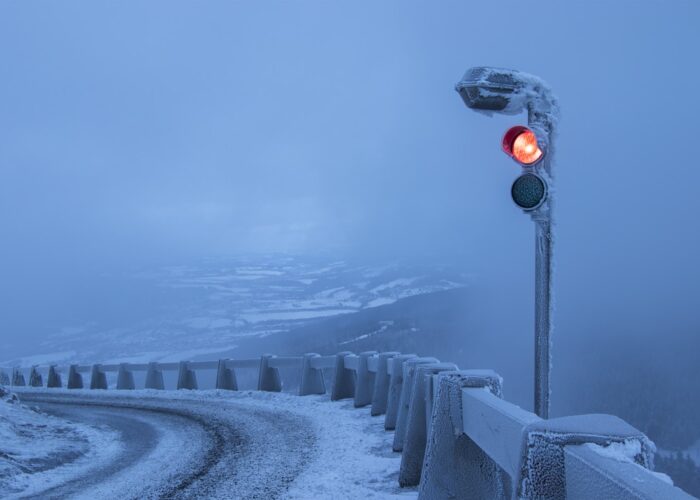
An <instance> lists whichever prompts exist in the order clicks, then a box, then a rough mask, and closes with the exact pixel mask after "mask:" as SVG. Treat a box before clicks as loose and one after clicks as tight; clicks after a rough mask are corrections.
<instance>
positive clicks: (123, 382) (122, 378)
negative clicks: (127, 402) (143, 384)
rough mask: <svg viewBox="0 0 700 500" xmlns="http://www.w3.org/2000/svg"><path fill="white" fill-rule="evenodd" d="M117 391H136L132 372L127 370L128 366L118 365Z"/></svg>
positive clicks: (125, 364)
mask: <svg viewBox="0 0 700 500" xmlns="http://www.w3.org/2000/svg"><path fill="white" fill-rule="evenodd" d="M117 389H119V390H133V389H136V384H135V383H134V372H132V371H131V370H130V369H129V365H128V364H127V363H120V364H119V371H118V372H117Z"/></svg>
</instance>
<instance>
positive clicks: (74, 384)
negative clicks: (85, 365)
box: [66, 365, 83, 389]
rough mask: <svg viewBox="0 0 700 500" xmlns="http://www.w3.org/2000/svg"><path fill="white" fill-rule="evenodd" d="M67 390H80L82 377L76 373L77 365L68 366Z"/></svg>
mask: <svg viewBox="0 0 700 500" xmlns="http://www.w3.org/2000/svg"><path fill="white" fill-rule="evenodd" d="M66 387H67V388H68V389H82V388H83V376H82V375H81V374H80V373H79V372H78V365H70V368H69V369H68V384H67V385H66Z"/></svg>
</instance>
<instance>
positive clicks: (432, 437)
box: [418, 370, 511, 500]
mask: <svg viewBox="0 0 700 500" xmlns="http://www.w3.org/2000/svg"><path fill="white" fill-rule="evenodd" d="M436 378H437V382H436V389H435V397H434V403H433V411H432V413H431V425H430V433H429V435H428V440H427V443H426V450H425V457H424V459H423V467H422V472H421V479H420V489H419V492H418V494H419V498H421V499H440V498H453V499H465V500H466V499H469V498H495V499H496V498H510V497H511V494H510V482H509V479H508V476H507V474H505V473H504V472H503V471H502V469H501V468H500V467H498V466H497V465H496V464H495V463H494V462H493V461H492V460H491V459H490V458H489V456H488V455H487V454H486V453H485V452H484V451H483V450H482V449H481V448H479V446H478V445H477V444H476V443H474V441H472V440H471V439H470V438H469V437H468V436H467V435H466V434H465V432H464V425H463V422H462V390H463V389H465V388H485V389H487V390H489V391H490V392H491V393H492V394H493V395H494V396H495V397H499V398H500V397H501V394H502V387H501V383H502V382H501V377H500V376H499V375H498V374H497V373H495V372H494V371H492V370H462V371H453V372H450V371H447V372H442V373H440V374H438V375H437V377H436Z"/></svg>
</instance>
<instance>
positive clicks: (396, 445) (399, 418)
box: [392, 358, 439, 451]
mask: <svg viewBox="0 0 700 500" xmlns="http://www.w3.org/2000/svg"><path fill="white" fill-rule="evenodd" d="M431 363H439V361H438V360H437V359H436V358H411V359H408V360H406V361H404V363H403V383H402V384H401V397H400V398H399V406H398V410H397V414H396V429H395V431H394V442H393V445H392V449H393V450H394V451H402V450H403V440H404V437H405V436H406V423H407V421H408V410H409V405H410V403H411V392H412V391H413V379H414V373H415V368H416V366H418V365H425V364H431Z"/></svg>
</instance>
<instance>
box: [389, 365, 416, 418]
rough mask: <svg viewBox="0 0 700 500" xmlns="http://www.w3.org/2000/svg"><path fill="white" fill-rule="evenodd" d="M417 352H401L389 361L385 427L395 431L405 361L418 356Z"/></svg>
mask: <svg viewBox="0 0 700 500" xmlns="http://www.w3.org/2000/svg"><path fill="white" fill-rule="evenodd" d="M417 357H418V356H416V355H415V354H400V355H398V356H396V357H393V358H391V359H389V360H388V361H387V371H391V377H390V378H389V395H388V396H387V403H386V416H385V417H384V429H386V430H387V431H393V430H394V429H396V417H397V415H398V413H399V401H400V399H401V386H402V385H403V364H404V361H407V360H409V359H413V358H417Z"/></svg>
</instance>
